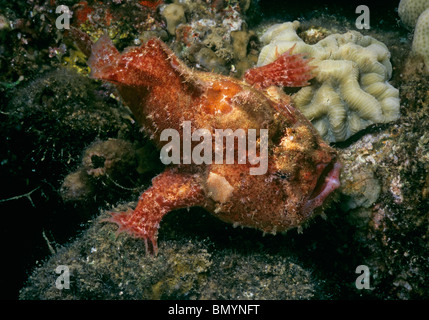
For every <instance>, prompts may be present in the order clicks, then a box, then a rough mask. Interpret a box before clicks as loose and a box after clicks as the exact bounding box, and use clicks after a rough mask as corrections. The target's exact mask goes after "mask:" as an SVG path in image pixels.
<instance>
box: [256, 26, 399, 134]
mask: <svg viewBox="0 0 429 320" xmlns="http://www.w3.org/2000/svg"><path fill="white" fill-rule="evenodd" d="M299 26H300V23H299V22H298V21H294V22H286V23H283V24H278V25H274V26H272V27H270V28H269V29H268V30H267V31H266V32H265V33H264V34H263V35H262V37H261V41H262V42H263V43H265V44H266V46H265V47H263V48H262V50H261V53H260V55H259V59H258V66H264V65H266V64H268V63H271V62H272V61H273V60H274V59H275V58H276V57H277V56H278V55H279V54H282V53H283V52H285V51H287V50H289V49H291V48H292V47H293V46H295V47H294V49H293V53H303V54H305V55H306V56H308V57H310V58H313V60H312V61H311V62H310V64H311V65H313V66H317V68H316V69H314V70H313V72H314V74H315V79H314V80H313V82H312V85H311V86H308V87H304V88H302V89H301V90H300V91H298V92H297V93H296V94H295V95H294V96H293V101H294V103H295V105H296V106H297V107H298V108H299V109H300V110H301V111H302V112H303V114H304V115H305V116H306V117H307V118H309V119H310V120H311V121H312V123H313V125H314V126H315V127H316V129H317V130H318V131H319V133H320V134H321V135H322V137H323V138H324V139H325V140H326V141H329V142H338V141H344V140H346V139H348V138H349V137H350V136H352V135H353V134H355V133H357V132H359V131H361V130H362V129H364V128H366V127H367V126H369V125H371V124H373V123H385V122H390V121H393V120H397V119H398V118H399V94H398V90H397V89H395V88H394V87H393V86H392V85H390V84H389V83H388V82H387V81H388V80H389V79H390V77H391V75H392V65H391V63H390V61H389V59H390V52H389V50H388V49H387V47H386V46H385V45H384V44H383V43H381V42H380V41H378V40H376V39H374V38H372V37H370V36H363V35H362V34H360V33H359V32H357V31H349V32H347V33H345V34H331V35H329V36H327V37H326V38H324V39H322V40H320V41H319V42H317V43H316V44H313V45H310V44H306V43H305V42H304V41H303V40H302V39H301V38H300V37H299V36H298V35H297V33H296V30H297V29H298V28H299Z"/></svg>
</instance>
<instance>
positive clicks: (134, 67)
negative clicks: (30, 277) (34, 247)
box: [88, 35, 341, 254]
mask: <svg viewBox="0 0 429 320" xmlns="http://www.w3.org/2000/svg"><path fill="white" fill-rule="evenodd" d="M292 51H293V48H291V49H290V50H289V51H288V52H286V53H284V54H283V55H281V56H279V57H278V59H277V60H276V61H274V62H273V63H271V64H269V65H267V66H264V67H260V68H254V69H250V70H248V71H247V72H246V73H245V75H244V78H243V79H242V80H238V79H235V78H232V77H227V76H223V75H219V74H215V73H210V72H201V71H194V70H192V69H190V68H189V67H187V66H186V65H185V64H184V63H183V62H182V61H180V60H179V59H178V58H177V56H176V55H175V54H174V53H173V52H172V50H170V49H169V47H168V46H167V45H166V44H164V43H163V42H162V41H161V40H159V39H151V40H149V41H148V42H147V43H145V44H143V45H141V46H140V47H130V48H127V49H125V50H124V52H122V53H120V52H119V51H118V50H117V49H116V48H115V46H114V45H113V43H112V42H111V40H110V39H109V37H108V36H107V35H104V36H102V37H101V38H100V39H99V40H98V41H97V42H96V43H95V44H93V45H92V47H91V55H90V58H89V60H88V65H89V66H90V68H91V76H92V77H93V78H95V79H101V80H105V81H109V82H111V83H113V84H114V85H115V86H116V87H117V89H118V91H119V93H120V95H121V97H122V99H123V101H124V102H125V104H126V105H127V106H128V107H129V108H130V109H131V111H132V112H133V114H134V116H135V118H136V120H137V122H138V123H139V125H140V126H142V129H143V130H144V131H145V132H146V133H147V134H148V136H150V138H151V140H152V141H153V143H154V144H155V145H156V146H157V148H159V150H160V151H161V152H160V155H161V159H162V160H163V162H164V163H165V164H166V167H165V170H164V171H163V172H162V173H161V174H159V175H158V176H156V177H155V178H153V180H152V185H151V186H150V187H149V188H148V189H147V190H145V191H144V192H143V193H142V194H141V196H140V198H139V201H138V204H137V207H136V208H135V209H134V210H129V211H128V212H120V213H112V214H111V217H110V219H108V221H110V222H113V223H116V224H117V225H118V226H119V229H118V232H126V233H128V234H130V235H132V236H134V237H136V238H141V239H142V240H143V241H144V243H145V246H146V252H150V253H153V254H157V252H158V244H157V238H158V229H159V225H160V222H161V219H162V218H163V217H164V215H166V214H167V213H168V212H170V211H172V210H175V209H179V208H187V207H193V206H199V207H202V208H204V209H205V210H207V211H208V212H210V213H211V214H212V215H214V216H216V217H217V218H219V219H221V220H223V221H225V222H228V223H232V224H234V225H239V226H243V227H251V228H256V229H259V230H261V231H263V232H267V233H272V234H275V233H276V232H283V231H286V230H288V229H291V228H294V227H299V226H301V225H303V224H304V223H305V222H307V221H308V220H309V219H311V218H312V217H314V216H315V215H317V214H318V213H320V212H318V211H320V210H319V209H320V207H321V205H322V204H323V203H324V201H325V200H326V199H327V198H328V196H330V195H331V194H332V192H333V191H334V190H335V189H337V188H338V187H339V185H340V183H339V175H340V170H341V164H340V162H339V161H338V157H337V153H336V151H335V150H334V149H333V148H332V147H330V146H329V145H328V144H327V143H326V142H324V141H323V140H322V138H321V137H320V136H319V134H318V133H317V131H316V130H315V129H314V127H313V126H312V125H311V123H310V122H309V121H308V120H307V119H306V118H305V117H304V116H303V115H302V114H301V113H300V112H299V110H297V109H295V108H294V107H293V104H292V102H291V99H290V97H289V96H288V95H286V94H285V93H284V91H283V90H282V88H281V87H283V86H295V87H300V86H305V85H307V84H308V81H309V80H310V79H311V78H312V75H311V70H312V68H313V67H310V66H309V65H308V64H307V62H308V60H306V59H305V57H304V56H303V55H301V54H292ZM225 141H226V143H225Z"/></svg>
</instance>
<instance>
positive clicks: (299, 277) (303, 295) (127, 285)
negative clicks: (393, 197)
mask: <svg viewBox="0 0 429 320" xmlns="http://www.w3.org/2000/svg"><path fill="white" fill-rule="evenodd" d="M131 206H132V205H129V207H131ZM106 217H107V215H105V214H104V215H101V217H98V218H97V219H96V220H95V221H94V222H93V223H92V226H90V227H89V228H88V229H87V230H86V231H85V233H83V234H82V236H81V237H80V238H78V239H77V240H75V241H74V242H73V243H71V244H70V245H68V246H66V247H63V248H62V249H60V250H59V251H58V253H56V254H55V255H53V256H52V257H51V258H50V259H49V260H48V261H46V262H45V263H44V264H43V265H42V266H41V267H39V268H37V269H36V270H35V271H34V272H33V274H32V275H31V276H30V278H29V281H28V282H27V285H26V286H25V287H24V288H23V289H22V290H21V292H20V299H23V300H34V299H42V300H45V299H49V300H52V299H84V300H87V299H118V300H120V299H185V300H200V299H204V300H206V299H235V300H248V299H270V300H272V299H282V300H283V299H311V298H313V297H314V295H315V292H316V289H317V288H318V286H319V284H318V282H317V281H315V280H314V279H313V278H312V276H311V273H310V272H309V271H308V270H306V269H304V268H303V267H302V266H300V265H299V263H298V262H296V260H295V261H294V260H292V259H291V258H288V257H282V256H278V255H277V256H276V255H270V254H268V253H263V252H254V253H251V254H249V253H240V252H235V251H233V250H228V249H221V250H219V249H216V248H214V247H213V244H211V243H208V241H206V240H196V239H192V240H191V239H186V237H185V238H182V239H180V240H178V239H175V238H174V236H173V237H172V239H170V240H167V241H165V242H163V243H162V244H161V251H162V253H161V254H160V255H159V256H158V257H157V258H156V259H153V258H152V257H149V256H147V255H145V253H144V246H141V243H140V242H139V241H138V240H137V241H136V240H135V239H132V238H130V237H129V236H128V235H124V236H119V237H116V236H115V228H114V227H113V226H112V225H111V224H106V223H101V219H102V218H106ZM210 228H211V226H210ZM59 265H62V266H67V267H68V268H69V271H70V288H69V289H63V290H59V289H57V288H56V286H55V281H56V278H57V277H58V274H56V273H55V269H56V268H57V266H59Z"/></svg>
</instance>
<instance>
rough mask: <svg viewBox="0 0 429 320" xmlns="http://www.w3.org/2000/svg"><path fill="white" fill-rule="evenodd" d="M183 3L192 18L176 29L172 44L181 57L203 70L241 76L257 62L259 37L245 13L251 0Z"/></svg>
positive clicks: (188, 15) (187, 14)
mask: <svg viewBox="0 0 429 320" xmlns="http://www.w3.org/2000/svg"><path fill="white" fill-rule="evenodd" d="M171 5H173V4H171ZM174 5H175V6H176V4H174ZM168 6H170V5H168ZM180 6H183V7H184V10H185V13H186V16H187V17H188V18H187V21H188V22H187V23H182V24H180V25H178V26H177V28H176V31H175V33H174V34H175V42H174V43H173V46H172V47H173V50H174V51H175V53H176V54H177V55H178V57H179V58H181V59H183V60H185V61H187V62H188V63H189V64H190V65H192V66H195V68H197V69H199V70H204V71H214V72H217V73H222V74H225V75H232V76H235V77H237V78H240V77H241V76H242V75H243V73H244V71H246V70H247V69H249V67H251V66H253V65H254V64H255V63H256V60H257V49H258V45H257V42H258V39H257V37H256V35H255V34H254V32H252V31H251V30H248V27H247V24H246V22H245V15H244V14H245V13H246V11H248V10H249V7H250V6H251V1H236V0H234V1H228V2H224V1H213V5H212V6H210V7H209V9H208V8H207V6H206V5H205V4H204V3H203V2H202V1H200V0H198V1H183V2H181V4H180ZM170 33H172V32H170Z"/></svg>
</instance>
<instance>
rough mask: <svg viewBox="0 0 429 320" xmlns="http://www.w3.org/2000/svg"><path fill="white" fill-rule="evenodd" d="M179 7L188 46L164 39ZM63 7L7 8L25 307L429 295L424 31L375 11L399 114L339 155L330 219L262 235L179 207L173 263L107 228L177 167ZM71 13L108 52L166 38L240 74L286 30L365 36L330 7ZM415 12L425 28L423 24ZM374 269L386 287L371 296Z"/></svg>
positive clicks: (348, 11) (348, 13) (4, 192)
mask: <svg viewBox="0 0 429 320" xmlns="http://www.w3.org/2000/svg"><path fill="white" fill-rule="evenodd" d="M163 2H164V3H166V5H167V6H168V5H169V4H171V3H173V2H174V3H175V4H180V5H181V6H183V8H184V11H185V18H186V22H185V23H182V24H179V25H177V26H176V32H175V34H170V33H169V32H168V31H167V30H166V29H167V23H166V22H167V20H166V19H165V18H164V17H163V16H162V14H161V11H162V10H161V9H162V8H163V6H164V4H163ZM406 2H408V4H411V5H414V6H415V8H417V6H416V5H418V4H419V3H420V4H425V3H427V2H425V1H401V4H403V3H406ZM57 3H58V1H51V0H38V1H3V2H2V6H1V8H0V117H1V119H2V126H1V128H0V134H1V136H2V142H3V145H2V148H1V149H0V160H1V161H0V170H1V172H0V173H1V177H2V182H3V183H2V184H1V196H0V209H1V210H0V211H1V212H2V213H4V215H3V220H2V229H1V235H2V239H1V240H2V241H0V243H1V251H2V253H3V256H4V257H5V261H4V262H5V263H2V264H1V267H0V268H1V273H2V274H3V275H7V276H5V277H2V278H1V286H2V289H3V290H2V291H1V292H0V295H1V297H2V298H6V299H16V298H17V297H18V290H19V289H21V288H22V290H21V294H20V298H21V299H320V298H321V299H342V300H344V299H362V298H367V299H428V298H429V292H428V290H427V284H428V283H429V269H428V268H429V264H428V257H429V246H428V239H429V234H428V230H429V219H428V214H427V212H428V209H427V208H428V207H429V150H428V146H429V135H428V132H427V128H428V127H429V121H428V119H429V118H428V114H429V109H428V106H429V104H428V103H429V95H428V93H429V81H428V77H427V73H426V75H425V73H424V63H423V59H422V58H421V57H418V56H416V55H415V52H414V54H413V55H411V56H410V57H409V54H410V50H411V48H412V45H411V44H412V42H411V40H412V38H411V35H412V34H410V33H409V30H406V29H405V28H404V25H405V20H403V22H404V24H401V23H397V22H398V21H397V19H398V17H397V14H396V11H395V9H396V8H394V6H396V4H391V5H390V6H386V3H375V2H374V3H372V4H370V5H369V7H370V10H371V29H369V30H362V31H361V33H362V34H364V35H366V36H371V37H374V38H375V39H379V40H380V41H382V42H383V43H384V44H386V46H387V47H388V48H389V50H390V53H391V59H390V61H391V63H392V66H393V72H392V79H391V81H390V82H391V84H392V85H393V86H394V87H396V88H398V89H399V93H400V101H401V117H400V119H398V120H397V121H395V122H394V123H386V124H378V125H375V126H370V127H368V128H367V129H366V130H363V131H361V132H360V133H358V134H356V135H354V136H353V138H352V139H348V140H347V141H344V142H340V143H335V147H336V148H337V151H338V153H339V157H340V159H341V161H342V162H343V164H344V167H343V171H342V175H341V184H342V187H341V189H340V190H339V191H340V194H339V195H338V197H337V198H338V199H337V200H338V201H337V202H332V203H330V207H327V208H324V213H325V215H326V216H325V217H324V215H323V216H322V217H324V219H322V217H321V216H319V217H316V218H315V219H313V220H311V221H310V222H309V223H308V224H306V225H305V228H303V229H302V230H291V231H288V232H287V233H286V234H281V233H278V234H277V235H275V236H273V235H270V234H266V235H265V236H262V233H261V232H259V231H258V230H254V229H250V228H234V225H232V224H227V223H224V222H222V221H220V220H219V219H216V218H215V217H213V216H212V215H210V214H208V213H207V212H206V211H204V210H202V209H198V208H192V209H189V210H187V209H181V210H176V211H173V212H170V213H169V214H168V215H166V216H165V217H164V218H163V220H162V222H161V228H160V232H159V247H160V248H159V249H160V253H159V255H158V257H157V258H151V257H147V256H146V255H145V248H144V246H142V241H139V240H138V239H137V240H136V239H132V238H131V237H130V236H129V235H127V234H125V233H123V234H120V235H117V234H116V231H117V228H116V227H115V226H114V225H112V224H109V223H104V222H103V223H101V220H102V219H108V218H109V215H108V214H106V213H105V212H104V210H108V211H112V210H113V211H115V212H121V211H127V210H132V209H133V208H134V207H135V206H136V203H135V202H132V203H130V202H129V201H131V200H135V199H137V197H138V195H139V193H141V192H142V191H143V190H145V189H146V188H147V187H149V185H150V179H151V178H152V177H153V176H154V175H155V174H156V173H158V172H160V171H162V170H163V169H164V167H163V166H162V165H161V166H160V165H159V159H158V158H159V151H157V150H156V149H155V148H154V147H153V145H152V144H151V143H150V141H148V140H146V139H145V137H144V133H143V132H139V131H138V126H137V125H136V122H135V121H136V119H135V118H133V116H132V115H131V113H130V112H129V110H128V109H127V108H124V107H123V106H122V104H121V102H120V99H119V98H118V94H117V92H116V91H115V90H114V88H113V86H109V85H107V84H106V83H101V82H100V81H94V80H89V79H87V78H86V77H85V76H82V75H83V74H86V73H87V72H88V70H89V69H88V68H87V65H86V59H87V58H86V57H85V54H84V52H82V51H80V50H79V49H78V48H76V47H75V45H74V44H73V43H72V41H70V39H69V38H68V37H67V36H66V34H63V33H62V32H60V31H58V30H57V29H56V28H55V21H54V20H55V14H54V12H55V8H54V7H53V5H56V4H57ZM61 4H64V5H67V6H69V7H70V8H71V10H72V11H73V17H72V20H71V22H72V26H74V27H75V28H77V29H80V30H81V31H84V32H85V33H86V35H87V36H88V37H89V38H92V39H93V40H94V39H97V38H98V37H99V36H100V35H101V34H103V32H104V30H106V31H107V34H108V35H109V36H111V37H112V38H113V41H114V43H115V45H116V47H118V48H119V49H120V50H122V49H123V48H125V47H127V46H130V45H136V46H138V45H141V44H142V43H146V42H147V41H148V40H150V39H151V38H153V37H159V38H161V39H162V40H163V41H164V42H165V43H167V45H168V46H169V47H170V48H172V49H173V50H174V51H175V53H176V55H178V56H179V57H181V58H183V59H184V61H185V63H186V64H187V65H188V66H189V67H193V68H195V69H197V70H205V71H212V70H214V71H216V72H219V73H224V74H229V75H233V76H236V77H241V76H242V75H243V74H244V72H245V71H246V70H247V69H248V68H249V67H252V66H253V64H255V63H256V61H257V58H258V53H259V50H260V44H259V40H258V37H257V36H256V35H258V36H259V35H262V34H263V33H264V31H265V29H266V28H267V27H268V26H270V25H272V23H273V22H274V21H276V22H277V21H293V20H294V19H299V20H300V24H301V25H300V27H299V28H298V29H297V30H296V34H297V35H298V37H299V38H300V39H302V40H303V41H304V42H305V43H306V44H309V45H317V43H318V42H320V41H321V40H323V39H325V38H326V37H328V36H329V35H331V34H342V33H345V32H347V31H348V30H354V29H355V21H356V14H355V7H356V6H355V5H354V4H351V3H345V4H341V6H339V5H338V3H337V2H335V5H330V4H326V3H323V4H321V3H320V1H319V2H317V3H316V1H315V0H314V1H313V0H309V1H306V2H305V3H300V2H296V1H295V2H291V1H286V2H283V3H282V2H276V4H275V5H273V4H272V1H251V0H240V1H235V0H231V1H218V0H207V1H206V0H195V1H194V0H192V1H191V0H180V1H158V0H147V1H139V0H127V1H124V0H112V1H104V2H103V1H92V0H88V1H75V0H63V1H61ZM255 8H256V9H255ZM414 11H415V12H417V14H416V15H415V18H414V22H412V23H411V24H410V26H409V27H410V28H413V27H414V26H415V24H416V22H417V19H418V16H420V15H421V13H422V12H423V9H421V8H420V9H418V10H417V9H416V10H414ZM401 12H402V9H401V8H400V9H399V13H400V14H402V13H401ZM410 12H411V11H410ZM250 16H251V18H249V17H250ZM223 20H225V24H223ZM424 20H425V19H424ZM424 20H423V21H424ZM259 22H261V23H259ZM233 29H234V30H233ZM423 35H424V34H423ZM297 42H299V40H298V39H297ZM288 49H289V48H286V49H285V50H288ZM414 51H415V50H414ZM294 52H296V51H294ZM294 52H293V53H294ZM62 65H67V66H71V67H73V68H74V69H75V70H77V71H78V73H80V74H76V72H72V71H70V70H64V69H63V68H61V66H62ZM54 69H60V70H58V71H54V72H51V71H52V70H54ZM47 71H48V72H47ZM312 81H313V82H314V81H315V80H310V83H312ZM285 91H286V92H288V93H291V92H296V91H295V90H294V89H286V90H285ZM288 155H289V153H288V154H285V156H288ZM122 156H123V157H124V160H125V161H123V162H122V161H121V160H120V158H121V157H122ZM84 159H85V160H84ZM106 159H109V160H108V161H106ZM83 160H84V161H83ZM155 160H157V161H155ZM82 161H83V162H84V163H85V165H84V163H83V162H82ZM154 165H155V167H154ZM98 169H100V170H98ZM88 172H89V173H90V174H89V173H88ZM106 173H107V174H106ZM111 176H114V177H115V178H114V179H111V178H109V177H111ZM208 178H209V179H208V183H207V187H208V189H209V190H210V191H211V193H212V195H211V196H212V197H213V198H215V199H217V200H218V201H219V202H224V201H225V200H226V199H228V198H230V197H231V195H230V191H231V184H230V183H229V182H228V181H227V180H226V179H225V178H223V177H222V176H221V175H220V174H219V172H216V173H214V172H212V173H211V174H210V175H209V176H208ZM276 178H277V179H287V178H288V177H287V176H286V175H282V174H279V175H278V177H276ZM12 182H13V183H12ZM61 183H63V189H60V187H61ZM261 191H262V192H263V191H264V190H257V191H256V192H258V193H259V192H261ZM60 196H63V198H61V197H60ZM64 200H66V201H64ZM118 203H119V205H118ZM112 206H115V207H114V208H112ZM116 206H117V207H116ZM100 207H101V208H100ZM98 215H101V216H99V217H97V216H98ZM17 228H18V230H19V232H17ZM297 231H302V232H300V233H298V232H297ZM77 233H79V234H80V236H78V237H77V238H76V234H77ZM362 264H363V265H366V266H368V268H369V272H370V288H371V289H370V290H366V289H361V290H358V289H357V288H356V286H355V280H356V277H357V276H358V274H356V273H355V268H356V266H358V265H362ZM58 265H66V266H68V267H69V268H70V270H71V278H70V280H71V283H70V289H63V290H59V289H57V288H56V287H55V280H56V278H57V277H58V276H59V275H58V274H56V273H55V269H56V267H57V266H58ZM32 269H34V272H31V270H32ZM30 274H31V276H30V277H29V275H30ZM25 279H28V282H27V283H26V284H25V286H24V288H23V283H24V281H25ZM148 306H149V307H150V306H151V304H150V303H149V304H148Z"/></svg>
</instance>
